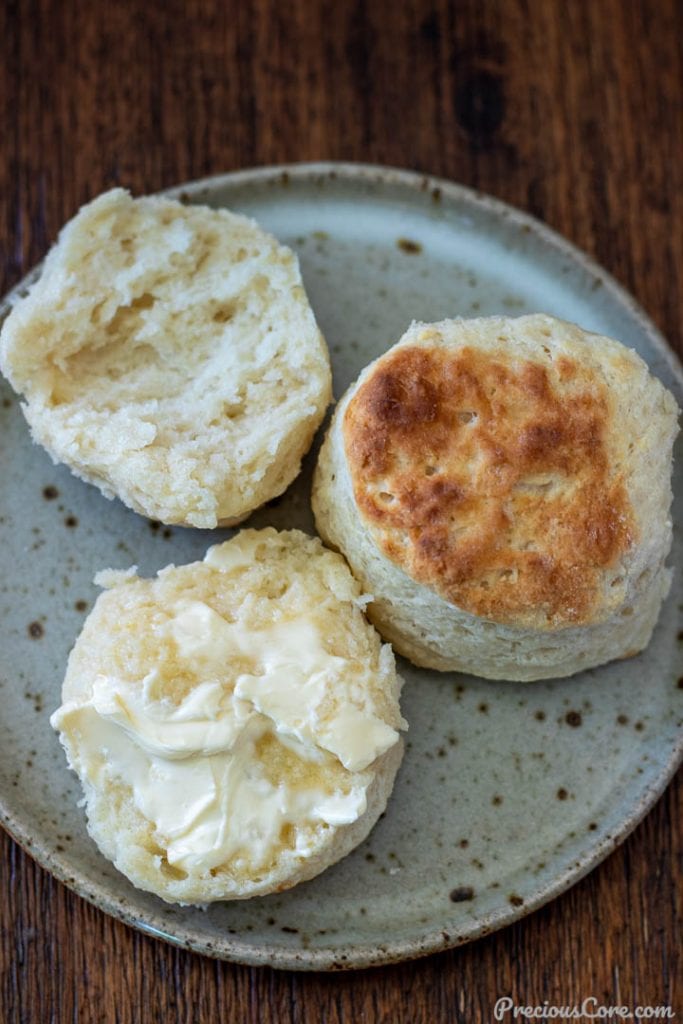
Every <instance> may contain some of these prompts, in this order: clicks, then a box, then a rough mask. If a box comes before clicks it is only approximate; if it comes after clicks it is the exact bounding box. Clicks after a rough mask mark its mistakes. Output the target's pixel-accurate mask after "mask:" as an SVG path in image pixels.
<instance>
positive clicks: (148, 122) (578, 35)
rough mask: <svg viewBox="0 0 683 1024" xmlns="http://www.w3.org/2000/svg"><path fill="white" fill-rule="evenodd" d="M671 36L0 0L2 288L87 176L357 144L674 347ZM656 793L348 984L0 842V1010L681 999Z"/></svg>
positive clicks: (64, 1014)
mask: <svg viewBox="0 0 683 1024" xmlns="http://www.w3.org/2000/svg"><path fill="white" fill-rule="evenodd" d="M682 36H683V6H681V4H680V2H677V0H509V2H496V0H462V2H459V3H451V4H449V3H448V0H403V2H401V0H375V2H374V3H367V4H363V3H362V0H357V2H354V3H345V2H344V0H337V2H336V3H335V2H332V0H312V2H310V3H306V2H300V3H296V2H291V3H288V2H287V0H253V3H251V4H249V3H247V2H244V0H243V2H241V3H237V2H233V3H229V2H223V3H221V2H220V0H205V2H201V0H194V2H187V3H183V2H181V0H166V2H159V0H157V2H154V0H148V2H147V3H143V2H137V3H134V2H132V0H131V2H125V0H109V2H106V3H105V2H101V3H97V2H96V0H90V2H87V0H83V2H72V0H54V2H50V0H26V2H22V0H14V2H12V0H7V2H6V3H5V4H4V6H3V8H2V10H0V47H2V59H1V60H0V83H1V88H0V105H1V106H2V147H1V154H0V197H1V201H0V252H1V253H2V267H1V271H2V286H3V288H2V290H3V291H4V290H6V289H7V288H9V286H10V285H12V284H13V283H14V282H15V281H16V280H17V279H18V278H19V277H20V276H21V275H22V274H24V273H25V271H26V270H27V269H28V268H29V267H30V266H31V265H32V264H33V263H34V262H35V261H36V260H38V259H39V258H40V257H41V256H42V255H43V254H44V252H45V250H46V248H47V246H48V244H49V243H50V241H51V240H52V239H53V238H54V237H55V234H56V232H57V230H58V228H59V227H60V225H61V224H62V223H63V222H64V221H65V220H66V219H67V218H68V217H69V216H71V215H72V214H73V213H74V212H75V210H76V209H77V207H78V206H79V205H80V204H81V203H83V202H84V201H86V200H87V199H89V198H91V197H92V196H94V195H95V194H96V193H98V192H100V191H102V190H104V189H106V188H108V187H110V186H112V185H114V184H119V183H120V184H125V185H127V186H129V187H130V188H131V189H132V190H133V191H134V192H147V191H155V190H157V189H160V188H163V187H164V186H168V185H171V184H173V183H176V182H180V181H183V180H186V179H191V178H196V177H199V176H201V175H208V174H212V173H216V172H219V171H226V170H230V169H232V168H237V167H246V166H251V165H254V164H270V163H278V162H286V161H297V160H319V159H340V160H360V161H370V162H377V163H387V164H394V165H398V166H404V167H411V168H416V169H419V170H421V171H425V172H429V173H432V174H436V175H443V176H445V177H448V178H453V179H455V180H456V181H460V182H463V183H464V184H467V185H471V186H475V187H476V188H478V189H481V190H483V191H485V192H490V193H492V194H493V195H495V196H498V197H500V198H501V199H504V200H506V201H507V202H509V203H513V204H515V205H517V206H520V207H522V208H524V209H527V210H529V211H530V212H531V213H533V214H535V215H536V216H537V217H540V218H542V219H543V220H545V221H546V222H547V223H549V224H550V225H552V226H553V227H554V228H556V229H557V230H558V231H560V232H562V233H563V234H565V235H566V236H567V237H569V238H570V239H571V240H572V241H574V242H575V243H577V244H578V245H579V246H581V247H583V248H584V249H586V250H588V251H589V252H590V253H592V254H593V255H594V256H595V257H596V258H597V259H598V260H599V261H600V262H601V263H603V264H604V265H605V266H606V267H607V268H608V269H609V270H610V271H611V272H612V273H613V274H614V275H615V276H616V277H617V279H619V280H620V281H621V282H622V283H623V284H624V285H625V286H626V287H627V288H628V289H629V290H630V291H632V292H633V293H634V294H635V296H636V297H637V298H638V299H639V301H640V302H641V303H642V305H643V306H644V307H645V309H646V310H647V311H648V312H649V313H650V315H651V316H652V318H653V319H654V321H655V322H656V323H657V324H658V325H659V327H661V328H662V330H663V331H664V332H665V334H667V336H668V337H669V339H670V341H671V344H672V345H673V346H674V347H675V348H676V349H677V350H678V351H679V353H680V352H681V351H683V338H682V336H681V322H682V321H683V301H682V300H683V296H682V294H681V281H682V280H683V108H682V101H683V67H682V62H683V51H682V50H681V37H682ZM682 810H683V786H682V785H681V780H680V778H679V780H678V782H677V783H674V784H673V785H672V786H671V787H670V788H669V790H668V791H667V793H666V795H665V796H664V797H663V798H662V800H660V802H659V804H658V805H657V806H656V807H655V809H654V810H653V811H652V813H651V814H650V815H649V816H648V817H647V819H646V820H645V822H644V823H643V824H642V825H641V826H640V827H639V828H638V829H637V830H636V832H635V833H634V834H633V835H632V836H631V838H630V839H628V840H627V841H626V843H624V845H623V846H622V847H621V848H620V849H619V850H618V851H617V852H616V853H614V854H613V855H612V856H611V857H610V858H609V859H608V860H607V861H606V862H605V863H604V864H602V865H601V866H600V867H599V868H598V869H597V870H596V871H594V872H593V873H592V874H591V875H590V876H589V877H588V878H587V879H585V880H584V881H583V882H581V883H580V884H579V885H577V886H575V888H574V889H572V890H571V891H570V892H569V893H567V894H566V895H564V896H563V897H561V898H560V899H558V900H556V901H555V902H554V903H552V904H551V905H550V906H547V907H545V908H544V909H543V910H541V911H539V912H537V913H536V914H534V915H532V916H531V917H530V918H527V919H526V920H524V921H522V922H520V923H519V924H517V925H515V926H513V927H510V928H507V929H506V930H505V931H503V932H501V933H498V934H496V935H493V936H490V937H489V938H487V939H485V940H483V941H480V942H477V943H475V944H473V945H471V946H469V947H465V948H463V949H460V950H455V951H453V952H450V953H446V954H442V955H439V956H434V957H431V958H429V959H427V960H424V961H420V962H415V963H408V964H404V965H400V966H395V967H388V968H385V969H377V970H371V971H367V972H354V973H351V974H347V975H296V974H289V973H277V972H274V971H271V970H265V969H249V968H246V967H240V966H234V965H230V964H224V963H214V962H212V961H210V960H205V959H202V958H200V957H198V956H194V955H190V954H188V953H186V952H183V951H180V950H177V949H174V948H171V947H170V946H167V945H164V944H163V943H160V942H156V941H154V940H152V939H149V938H146V937H143V936H142V935H139V934H137V933H136V932H134V931H132V930H130V929H127V928H126V927H124V926H123V925H122V924H119V923H117V922H114V921H112V920H110V919H109V918H107V917H105V916H104V915H103V914H101V913H100V912H98V911H96V910H94V909H93V908H92V907H90V906H89V905H88V904H86V903H85V902H83V901H82V900H80V899H79V898H77V897H75V896H73V895H72V894H71V893H69V892H68V891H67V890H66V889H64V888H63V887H62V886H61V885H60V884H58V883H56V882H54V881H53V880H52V879H51V878H50V877H49V876H48V875H47V874H45V873H44V872H43V871H42V870H40V869H39V868H38V867H36V866H35V865H34V863H33V862H32V861H31V860H30V859H29V858H27V857H26V856H25V855H24V854H23V853H22V852H21V851H20V850H19V849H18V848H17V847H16V846H15V845H14V844H13V843H12V842H11V841H10V840H9V839H8V838H7V837H5V836H4V835H3V836H2V837H1V838H0V858H2V871H1V873H0V884H1V890H2V891H1V895H0V927H1V929H2V931H1V947H0V969H1V970H2V987H1V988H0V1020H2V1021H3V1022H5V1021H6V1022H7V1024H10V1022H11V1024H14V1022H19V1021H21V1022H24V1021H27V1022H31V1024H33V1022H35V1024H48V1022H52V1021H54V1022H57V1024H62V1022H66V1021H69V1022H71V1021H76V1022H78V1024H86V1022H91V1021H112V1022H113V1021H117V1022H120V1024H127V1022H135V1024H140V1022H150V1021H164V1022H166V1021H175V1020H181V1021H188V1022H189V1021H192V1022H208V1021H212V1022H213V1021H216V1022H221V1024H226V1022H230V1021H239V1022H243V1021H244V1022H259V1024H260V1022H269V1021H277V1022H278V1024H286V1022H290V1021H291V1022H300V1021H325V1022H337V1021H344V1022H349V1024H356V1022H374V1021H378V1022H380V1021H381V1022H387V1024H394V1022H401V1021H406V1022H411V1024H413V1022H422V1021H424V1022H429V1024H433V1022H440V1021H444V1022H446V1021H447V1022H449V1024H456V1022H463V1024H471V1022H476V1021H485V1022H488V1021H492V1020H493V1019H494V1018H493V1007H494V1004H495V1001H496V999H497V998H498V997H499V996H503V995H511V996H512V997H513V998H514V999H515V1001H516V1002H517V1003H520V1004H539V1003H540V1004H542V1003H543V1001H544V1000H548V1001H549V1002H550V1003H553V1004H557V1005H564V1004H567V1003H574V1002H577V1001H578V1002H580V1001H581V1000H582V999H583V998H585V997H586V996H589V995H595V996H596V997H597V998H598V1000H599V1001H600V1002H603V1003H605V1004H608V1005H609V1004H622V1003H623V1004H629V1005H631V1006H634V1005H636V1004H648V1003H649V1004H670V1005H671V1006H672V1007H673V1008H674V1010H675V1011H676V1012H677V1014H678V1016H679V1017H680V1016H681V1015H683V998H682V997H681V990H680V981H681V974H682V973H683V972H682V970H681V952H680V947H681V934H682V930H683V915H682V901H681V891H682V887H681V856H682V854H683V826H682V825H681V821H682V819H683V815H682V814H681V811H682ZM677 975H678V983H679V987H678V989H676V981H677V977H676V976H677ZM507 1019H508V1020H510V1019H511V1017H508V1018H507Z"/></svg>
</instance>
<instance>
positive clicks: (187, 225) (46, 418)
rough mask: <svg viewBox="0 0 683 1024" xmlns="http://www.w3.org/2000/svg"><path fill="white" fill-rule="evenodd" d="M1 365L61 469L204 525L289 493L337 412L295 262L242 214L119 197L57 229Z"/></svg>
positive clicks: (16, 313)
mask: <svg viewBox="0 0 683 1024" xmlns="http://www.w3.org/2000/svg"><path fill="white" fill-rule="evenodd" d="M0 361H1V363H2V367H3V372H4V373H5V374H6V375H7V376H8V378H9V379H10V381H11V383H12V384H13V386H14V387H15V389H17V390H19V391H22V392H23V393H24V394H25V396H26V400H27V406H26V415H27V418H28V420H29V423H30V424H31V427H32V430H33V433H34V436H35V438H36V440H38V441H39V442H40V443H42V444H44V445H45V447H47V448H48V450H49V451H50V452H51V453H52V454H53V455H54V456H55V457H56V458H58V459H60V460H62V461H65V462H67V463H68V464H69V465H71V466H72V468H74V469H75V471H76V472H78V473H80V474H81V475H83V476H85V477H86V478H87V479H91V480H93V481H94V482H96V483H98V484H99V485H100V486H101V487H102V489H103V490H105V492H106V493H112V492H113V493H117V494H119V496H121V497H122V498H123V499H124V500H126V501H127V502H128V504H131V505H132V506H133V507H135V508H137V509H138V510H139V511H143V512H146V513H147V514H150V515H152V516H154V517H155V518H160V519H163V520H164V521H166V522H181V523H183V522H187V523H188V524H191V525H195V526H206V527H212V526H215V525H216V523H217V522H219V521H227V520H230V519H236V518H239V517H240V516H243V515H244V514H246V512H248V511H249V510H250V509H252V508H254V507H255V506H256V505H258V504H260V503H261V502H262V501H264V500H267V499H268V498H270V497H273V496H274V495H275V494H277V493H280V492H281V491H282V490H283V489H284V487H285V486H286V485H287V484H288V483H289V482H290V480H291V479H292V478H293V476H294V475H295V473H296V471H297V470H298V465H299V460H300V458H301V456H302V455H303V453H304V451H305V450H306V448H307V447H308V444H310V440H311V437H312V434H313V431H314V430H315V428H316V427H317V425H318V423H319V422H320V419H321V418H322V415H323V413H324V409H325V407H326V405H327V403H328V401H329V398H330V373H329V360H328V356H327V350H326V347H325V344H324V341H323V339H322V336H321V335H320V332H319V330H318V328H317V326H316V323H315V319H314V316H313V313H312V311H311V309H310V306H309V305H308V301H307V299H306V296H305V293H304V290H303V285H302V281H301V276H300V273H299V269H298V264H297V260H296V257H295V255H294V254H293V252H292V251H291V250H290V249H288V248H287V247H285V246H283V245H280V244H279V243H278V242H277V241H276V240H275V239H274V238H273V237H272V236H271V235H269V234H267V233H266V232H265V231H263V230H262V229H261V228H259V227H258V225H256V224H255V223H254V222H253V221H251V220H249V219H248V218H246V217H243V216H239V215H236V214H233V213H230V212H228V211H226V210H211V209H209V208H207V207H200V206H186V205H183V204H181V203H178V202H175V201H172V200H169V199H163V198H154V197H143V198H140V199H132V198H131V196H130V195H129V194H128V193H127V192H125V191H124V190H122V189H114V190H112V191H110V192H107V193H105V194H104V195H102V196H100V197H99V198H98V199H96V200H94V201H93V202H92V203H90V204H89V205H88V206H86V207H84V208H83V209H82V210H81V211H80V212H79V213H78V214H77V216H76V217H75V218H74V219H73V220H72V221H71V222H70V223H69V224H68V225H67V226H66V227H65V229H64V230H63V231H62V233H61V235H60V238H59V241H58V243H57V245H56V246H55V247H54V248H53V249H52V251H51V252H50V253H49V255H48V257H47V259H46V261H45V265H44V268H43V272H42V275H41V277H40V279H39V281H38V282H37V283H36V284H35V285H34V286H33V287H32V289H31V291H30V292H29V294H28V296H26V297H25V298H23V299H21V300H20V301H19V302H18V303H17V305H16V306H15V308H14V310H13V312H12V313H11V315H10V316H9V318H8V319H7V321H6V322H5V324H4V326H3V330H2V335H1V340H0Z"/></svg>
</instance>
